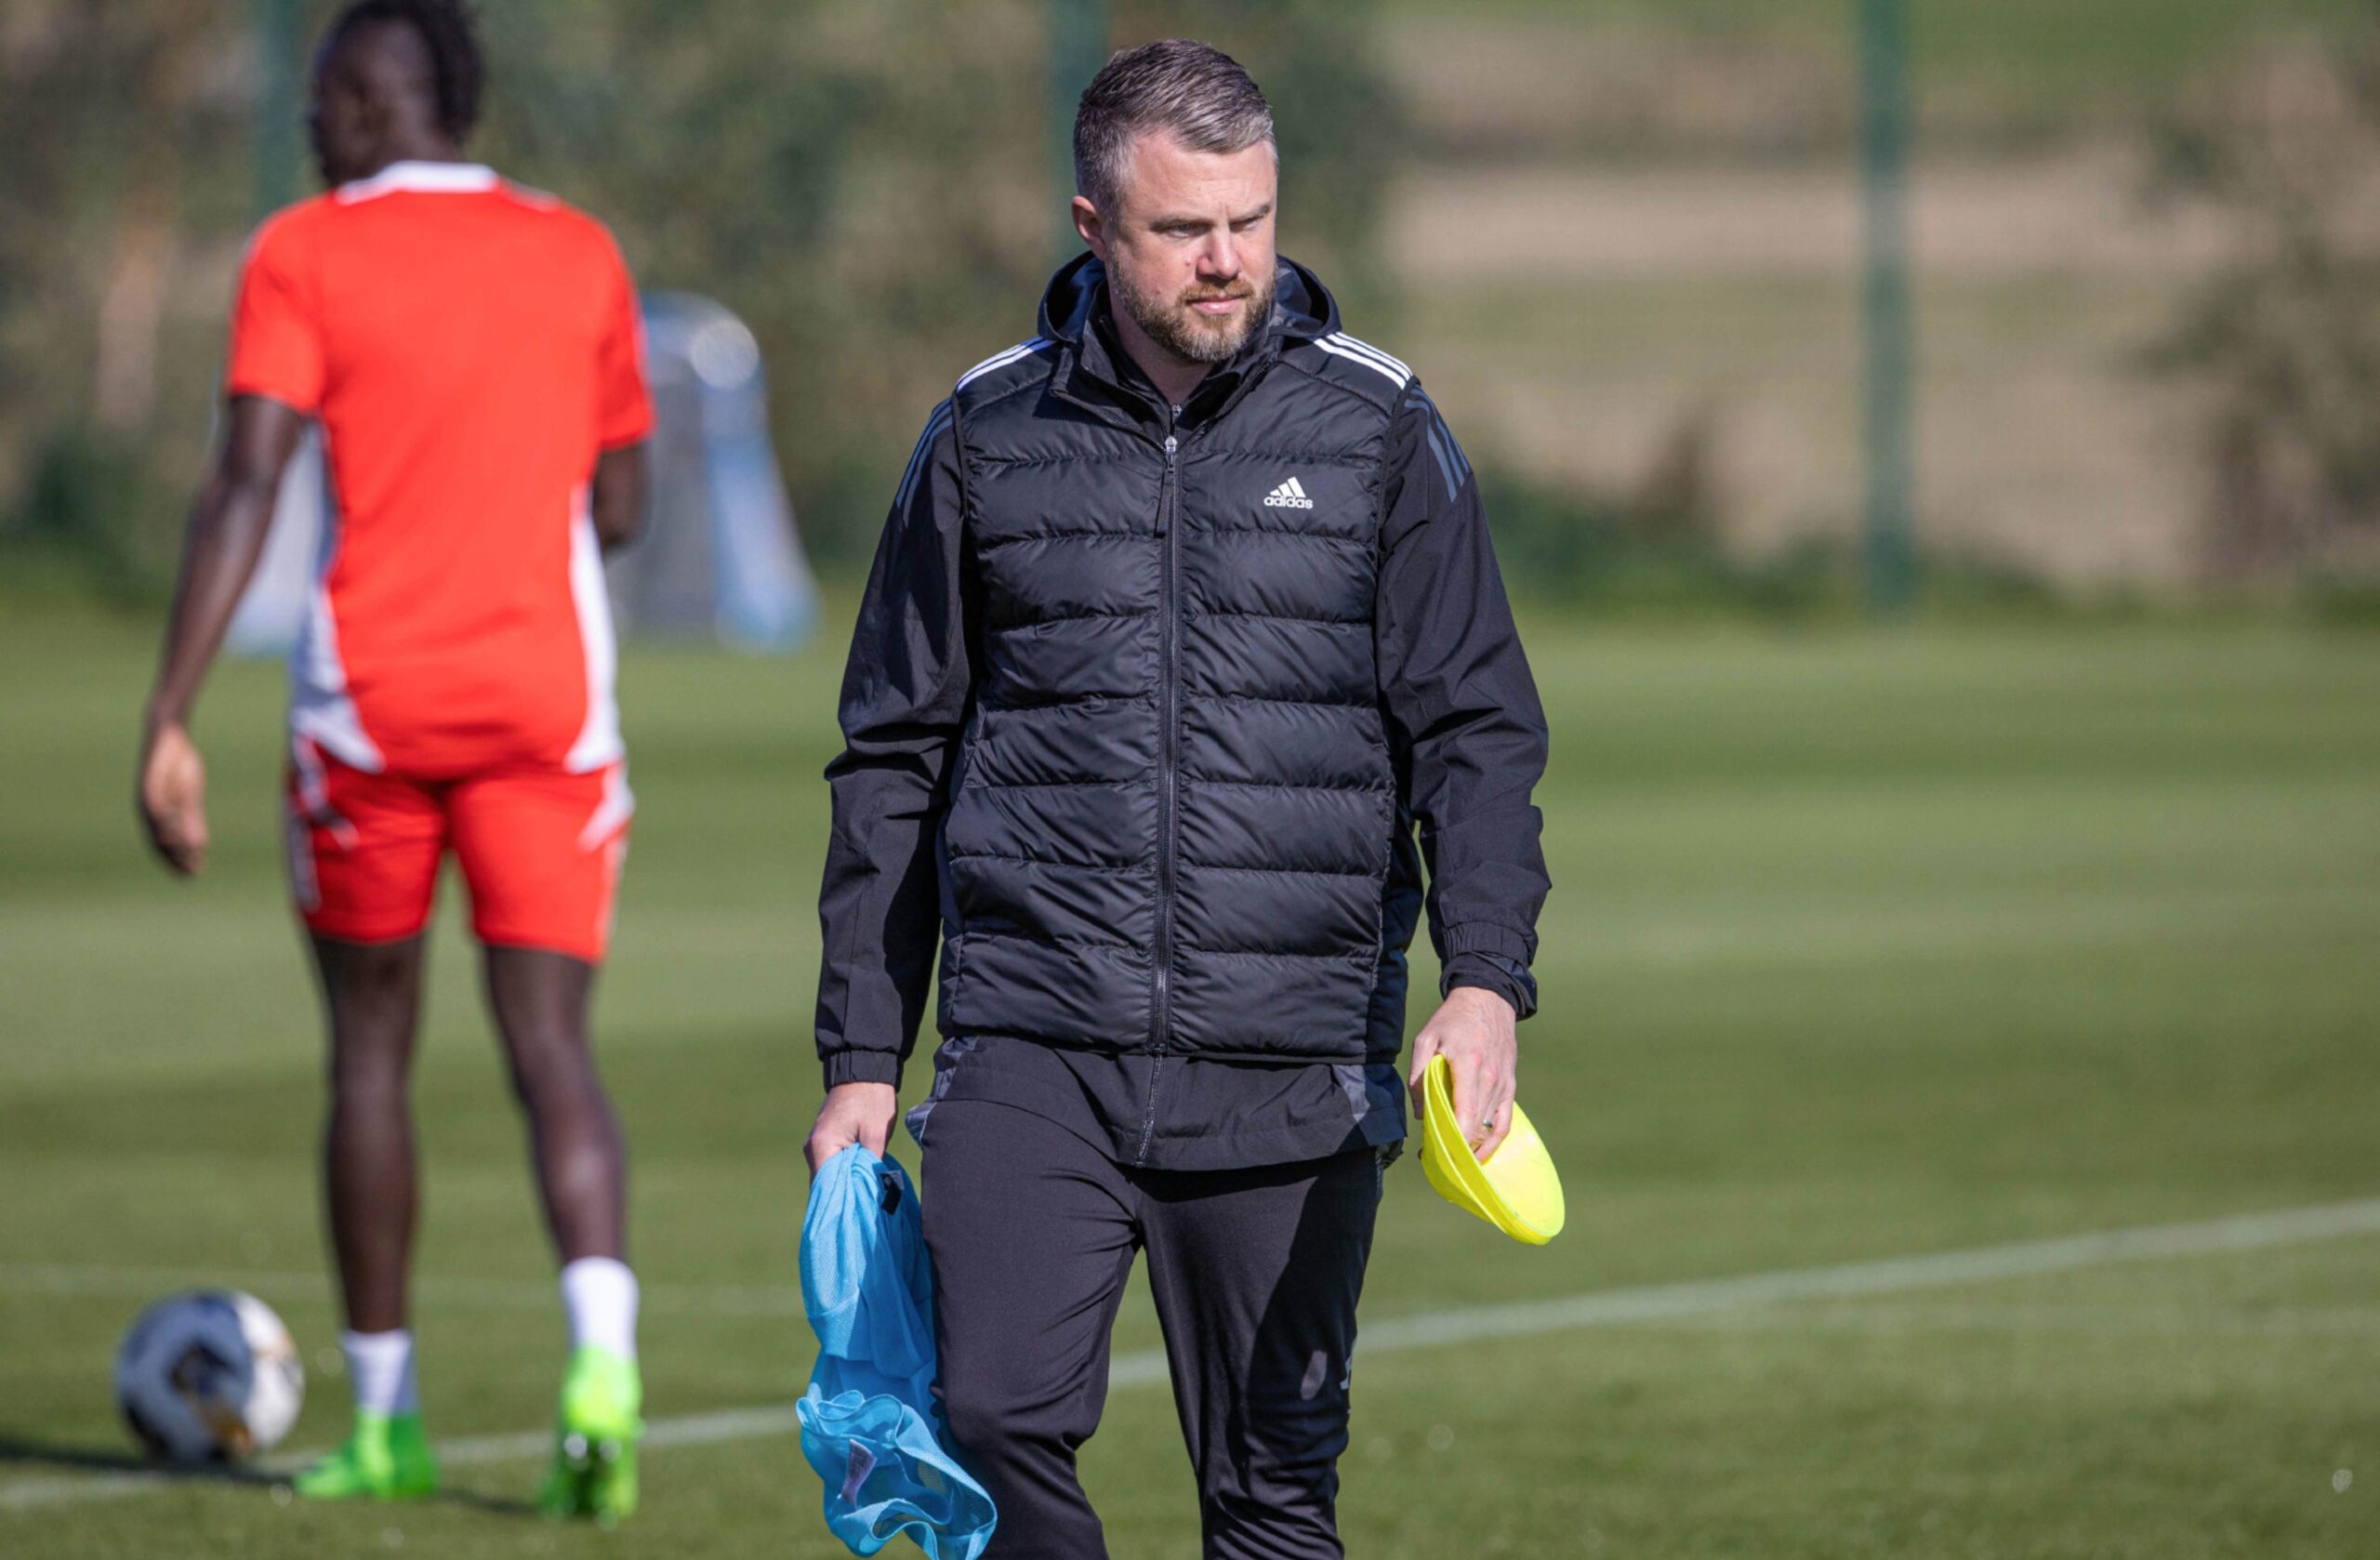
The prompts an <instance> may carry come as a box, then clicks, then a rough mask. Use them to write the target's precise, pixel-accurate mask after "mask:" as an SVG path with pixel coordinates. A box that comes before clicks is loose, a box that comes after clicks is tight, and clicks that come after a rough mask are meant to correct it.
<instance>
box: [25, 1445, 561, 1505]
mask: <svg viewBox="0 0 2380 1560" xmlns="http://www.w3.org/2000/svg"><path fill="white" fill-rule="evenodd" d="M19 1467H22V1468H47V1469H54V1470H58V1471H59V1472H63V1473H73V1474H101V1475H112V1476H122V1475H130V1476H133V1477H138V1478H144V1479H156V1480H160V1481H163V1482H167V1483H175V1484H182V1483H188V1484H224V1485H241V1486H245V1487H248V1488H251V1489H271V1488H272V1487H274V1486H276V1485H286V1484H288V1482H289V1470H287V1469H285V1468H279V1469H275V1468H255V1467H244V1466H242V1465H240V1464H238V1463H234V1462H159V1461H152V1459H149V1458H146V1457H140V1456H138V1455H136V1454H134V1453H131V1452H123V1451H115V1450H112V1449H101V1448H96V1447H77V1446H67V1445H63V1444H61V1443H59V1442H54V1441H34V1440H29V1439H27V1438H26V1437H24V1436H21V1435H10V1434H5V1433H0V1469H5V1468H19ZM426 1499H427V1501H430V1502H431V1503H434V1504H437V1505H442V1506H456V1507H461V1508H463V1509H465V1510H468V1511H475V1512H485V1513H488V1514H491V1515H496V1516H527V1517H535V1516H541V1515H542V1513H540V1512H539V1511H538V1510H537V1507H536V1504H535V1502H533V1501H520V1500H512V1499H509V1498H507V1497H505V1496H500V1495H488V1494H484V1493H483V1492H481V1491H479V1490H476V1489H442V1490H440V1491H439V1492H438V1493H437V1494H435V1495H431V1496H429V1497H427V1498H426Z"/></svg>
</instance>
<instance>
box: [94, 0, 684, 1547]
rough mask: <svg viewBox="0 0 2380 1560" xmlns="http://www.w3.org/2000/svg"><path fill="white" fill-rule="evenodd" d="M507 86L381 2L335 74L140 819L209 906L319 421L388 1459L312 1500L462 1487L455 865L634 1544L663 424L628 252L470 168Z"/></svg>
mask: <svg viewBox="0 0 2380 1560" xmlns="http://www.w3.org/2000/svg"><path fill="white" fill-rule="evenodd" d="M481 76H482V67H481V59H480V55H479V50H478V46H477V44H476V42H475V40H474V38H473V35H472V29H471V24H470V18H469V13H468V10H467V8H466V7H465V6H463V5H462V4H460V3H459V0H362V3H360V4H355V5H351V6H350V7H348V8H347V9H346V10H345V11H344V12H342V13H341V14H340V16H339V17H338V19H337V21H336V22H334V23H333V25H332V27H331V29H330V31H329V33H327V34H326V35H325V37H324V42H323V44H322V46H321V49H320V52H319V53H318V55H317V57H316V60H315V66H314V76H313V99H312V106H311V114H310V126H311V133H312V139H313V143H314V152H315V155H316V158H317V160H318V162H319V163H320V165H321V169H322V175H323V178H324V183H325V184H326V185H327V186H329V192H328V193H326V194H324V195H323V196H320V197H318V198H316V199H314V200H311V201H308V202H305V203H304V204H302V205H297V206H294V207H292V208H290V209H288V210H286V211H284V212H282V213H280V214H279V215H277V216H275V217H274V218H271V220H270V221H268V222H267V223H266V224H265V225H264V227H263V228H262V229H261V230H260V231H258V234H257V236H256V239H255V241H254V242H253V244H252V245H251V246H250V248H249V251H248V255H247V259H246V264H245V271H244V273H243V275H242V277H241V280H240V285H239V297H238V303H237V306H236V308H235V310H234V312H233V316H232V324H231V366H230V371H229V374H228V377H227V382H226V386H225V389H226V392H227V395H228V397H229V403H230V409H229V428H228V432H227V435H226V437H225V439H224V443H223V448H222V453H221V455H220V457H219V459H218V463H217V465H216V468H215V470H214V472H213V475H212V477H211V478H210V480H209V481H208V482H207V483H206V486H205V489H204V491H202V493H201V494H200V496H199V497H198V500H197V503H196V505H195V506H194V507H193V509H192V513H191V520H190V534H189V540H188V545H187V548H186V550H185V554H184V557H183V561H182V568H181V576H180V580H179V585H178V588H177V589H176V592H175V598H174V606H173V616H172V621H171V624H170V626H169V628H168V629H167V633H166V641H165V656H164V663H163V666H162V668H160V671H159V673H158V678H157V684H156V687H155V690H154V692H153V693H152V695H151V698H150V702H149V707H148V719H147V735H146V741H145V744H144V746H143V750H142V754H141V760H140V773H139V803H140V810H141V813H142V815H143V817H144V819H145V820H146V823H147V826H148V829H149V835H150V839H151V840H152V843H153V844H154V845H155V847H156V850H157V852H158V853H159V854H160V855H162V856H163V857H164V858H165V862H166V864H167V865H168V866H171V867H172V868H173V869H174V870H175V871H177V872H179V873H184V874H189V873H195V872H197V871H198V870H199V869H200V868H201V867H202V866H204V865H205V854H206V844H207V827H206V819H205V771H204V768H203V766H202V765H201V762H200V760H199V753H198V749H197V747H195V745H194V744H193V743H192V739H191V736H190V734H189V731H188V723H189V720H190V713H191V708H192V703H193V701H194V700H195V698H196V696H197V693H198V688H199V684H200V682H201V681H202V680H203V678H204V677H205V671H206V668H207V664H208V662H209V661H210V660H211V659H212V658H213V656H214V654H215V652H216V649H217V647H218V645H219V644H220V642H221V641H222V636H223V632H224V628H225V626H226V625H227V623H228V622H229V620H230V618H231V613H232V609H233V607H234V605H235V604H236V602H237V601H238V599H239V596H240V593H241V590H242V588H243V587H244V586H245V583H246V581H247V578H248V576H249V575H250V573H251V572H252V571H253V570H254V568H255V565H256V561H257V557H258V551H259V549H260V548H261V547H262V545H263V541H264V537H265V533H266V529H267V526H268V524H269V522H270V519H271V510H272V505H273V499H274V496H275V492H276V490H277V487H278V483H279V481H280V478H281V475H282V470H283V468H284V466H285V465H286V463H287V461H288V459H289V456H290V454H291V452H292V450H293V449H294V448H295V447H296V445H297V443H298V437H299V433H300V430H301V429H302V427H303V425H304V423H305V421H306V419H308V418H310V417H311V418H316V419H319V421H320V422H321V424H322V428H323V432H324V443H325V447H326V450H327V453H328V462H329V469H330V473H331V479H332V487H333V490H334V494H333V496H334V497H335V499H336V518H335V519H334V520H333V522H331V524H330V526H329V527H328V529H327V532H326V535H325V536H324V546H323V549H322V554H321V558H320V562H319V564H318V575H317V583H316V586H315V588H314V591H313V594H312V599H311V609H310V612H309V614H308V617H307V621H306V623H305V626H304V628H303V630H302V632H301V636H300V639H299V641H298V648H297V651H296V654H295V656H294V660H293V666H292V674H291V698H290V765H289V775H288V838H289V866H290V879H291V883H292V887H293V891H294V892H295V894H296V897H297V902H298V910H299V912H300V914H301V915H302V916H303V918H304V919H305V922H306V926H307V928H308V930H309V932H310V933H311V938H312V944H313V949H314V957H315V962H316V966H317V968H318V970H319V972H320V974H321V979H322V985H323V993H324V1006H325V1008H326V1010H327V1013H328V1018H329V1026H330V1082H331V1104H330V1118H329V1125H328V1130H327V1133H326V1137H325V1143H324V1176H325V1182H326V1192H327V1198H326V1200H327V1203H328V1207H329V1217H330V1226H331V1236H332V1241H333V1244H334V1246H335V1247H336V1248H337V1256H338V1267H339V1280H340V1285H341V1289H342V1290H343V1293H344V1296H345V1300H346V1309H347V1323H348V1329H349V1330H348V1331H347V1332H346V1334H345V1335H344V1336H343V1338H342V1343H343V1345H344V1347H345V1349H346V1353H347V1357H348V1363H349V1366H350V1377H351V1380H352V1382H353V1386H354V1390H355V1427H354V1432H353V1434H351V1435H350V1437H349V1439H348V1441H347V1443H346V1444H345V1445H344V1446H343V1447H342V1448H340V1449H339V1450H337V1452H335V1453H333V1454H331V1455H330V1456H328V1457H326V1458H324V1460H323V1461H320V1462H319V1463H317V1464H315V1465H314V1466H313V1467H311V1468H310V1469H308V1470H307V1471H306V1472H305V1473H304V1474H301V1475H299V1477H298V1481H297V1487H298V1492H299V1493H301V1494H304V1495H308V1496H313V1497H320V1498H324V1499H337V1498H342V1497H352V1496H371V1497H378V1498H382V1499H387V1498H392V1497H400V1496H410V1495H419V1494H424V1493H427V1492H428V1491H430V1490H431V1489H433V1488H435V1487H436V1484H437V1471H436V1468H435V1466H434V1464H433V1462H432V1460H431V1455H430V1447H429V1443H428V1441H427V1439H426V1438H425V1437H424V1434H423V1432H422V1421H421V1409H420V1404H419V1399H418V1395H417V1391H416V1388H415V1384H414V1366H413V1335H412V1333H411V1332H410V1331H409V1330H408V1329H407V1326H406V1308H405V1299H406V1296H405V1289H406V1268H407V1263H408V1258H409V1249H410V1246H411V1243H412V1238H413V1229H414V1210H415V1201H416V1173H415V1165H414V1146H413V1130H412V1121H411V1117H410V1107H409V1104H408V1100H407V1073H408V1069H409V1065H410V1063H411V1060H412V1054H413V1048H414V1031H415V1018H416V1012H417V1006H418V1002H419V994H420V985H421V962H422V933H423V930H424V927H425V925H426V923H427V921H428V919H429V915H430V901H431V893H432V890H433V887H434V885H435V881H436V878H437V874H438V870H439V866H440V862H441V859H442V858H443V856H444V854H445V853H447V852H448V851H450V850H451V851H452V852H453V853H455V855H456V858H457V860H458V861H459V862H460V864H461V866H462V871H463V876H464V878H465V879H466V881H467V882H468V883H469V887H470V892H471V905H472V924H473V928H474V931H475V932H476V933H477V936H478V938H479V940H480V941H481V942H482V943H483V945H485V948H486V959H485V967H486V982H487V992H488V1000H489V1005H490V1006H491V1007H492V1009H493V1010H494V1011H495V1016H496V1027H497V1029H498V1030H499V1031H500V1032H501V1033H502V1035H503V1038H504V1045H505V1050H506V1053H507V1057H508V1060H509V1064H510V1070H511V1077H512V1082H513V1086H514V1089H515V1091H516V1092H517V1093H518V1095H519V1097H520V1100H521V1103H522V1106H523V1107H524V1109H525V1110H526V1113H527V1116H528V1121H529V1130H530V1138H531V1142H532V1144H533V1148H534V1157H535V1161H536V1174H537V1183H538V1187H539V1190H540V1192H541V1193H542V1195H543V1198H544V1202H545V1210H546V1215H547V1220H548V1223H549V1227H550V1228H551V1231H552V1234H553V1238H554V1243H555V1245H556V1246H557V1247H558V1248H559V1250H560V1254H561V1257H562V1263H563V1266H562V1302H563V1306H564V1309H565V1310H566V1312H567V1313H568V1317H569V1324H570V1337H571V1344H572V1349H571V1355H570V1362H569V1367H568V1370H567V1374H566V1376H565V1378H564V1381H563V1385H562V1409H561V1425H560V1431H559V1434H558V1441H559V1446H558V1448H557V1452H556V1458H555V1466H554V1470H553V1473H552V1474H551V1475H550V1476H549V1478H548V1480H547V1482H546V1485H545V1487H544V1491H543V1494H542V1501H543V1503H544V1504H545V1505H546V1507H547V1508H548V1509H549V1511H553V1512H556V1513H559V1514H578V1515H590V1516H595V1517H599V1518H604V1519H611V1518H616V1517H618V1516H620V1515H624V1514H627V1513H628V1512H629V1511H631V1510H632V1509H633V1508H634V1506H635V1502H636V1467H635V1461H634V1443H635V1440H636V1437H637V1435H638V1434H640V1432H641V1423H640V1421H639V1413H640V1411H641V1397H642V1392H641V1384H640V1381H639V1377H638V1373H637V1367H636V1344H635V1329H636V1305H637V1287H636V1279H635V1277H634V1276H633V1275H632V1274H631V1273H630V1271H629V1270H628V1267H627V1265H626V1264H625V1263H624V1262H623V1260H622V1259H623V1254H624V1248H623V1228H622V1226H623V1223H624V1217H623V1213H624V1204H625V1201H626V1171H625V1165H624V1156H623V1150H622V1145H621V1141H620V1132H619V1128H618V1125H617V1123H616V1121H615V1118H614V1117H613V1114H612V1108H611V1104H610V1102H609V1101H608V1100H607V1099H606V1098H605V1096H604V1092H603V1088H602V1082H601V1080H600V1079H599V1077H597V1074H596V1069H595V1065H594V1061H593V1058H592V1056H591V1054H590V1052H589V1050H588V1037H587V1010H588V992H589V988H590V986H591V985H592V984H593V980H594V972H595V968H596V966H597V965H598V964H600V963H601V962H602V958H603V954H604V946H605V942H606V939H607V937H608V934H609V932H610V926H611V919H612V905H613V896H614V892H615V888H616V884H617V880H618V875H619V868H620V861H621V856H622V853H623V852H624V850H625V848H626V844H627V839H628V814H629V812H630V806H631V803H630V799H629V793H628V784H627V776H626V772H625V769H624V767H623V755H622V749H621V744H620V734H619V722H618V717H617V713H616V711H615V707H614V705H613V699H612V680H613V645H612V628H611V622H610V618H609V615H608V609H607V607H606V605H605V601H604V594H603V575H602V562H601V558H600V553H599V549H600V548H602V547H608V546H612V545H615V544H616V543H619V542H621V541H624V540H626V539H627V538H628V536H629V535H631V534H632V533H633V531H634V529H635V526H636V524H637V522H638V520H639V516H640V511H641V505H642V496H643V485H644V456H643V449H642V443H643V440H644V438H645V436H646V433H647V431H648V430H649V429H650V428H651V426H652V420H653V414H652V407H651V401H650V397H649V395H648V392H647V390H646V386H645V382H644V376H643V368H642V364H641V344H640V341H639V335H638V321H637V305H636V297H635V292H634V289H633V286H632V284H631V283H630V281H629V278H628V272H627V270H626V269H625V267H624V266H623V264H622V262H621V259H620V257H619V254H618V251H617V250H616V249H615V246H614V245H613V243H612V240H611V237H610V235H609V234H608V233H606V232H605V231H604V230H603V229H602V226H600V225H599V224H598V223H596V222H595V221H593V220H592V219H590V218H588V217H586V216H584V215H582V214H580V213H578V212H576V211H574V210H572V209H570V208H569V207H567V206H565V205H562V204H561V203H560V202H558V201H555V200H553V199H551V198H550V197H549V196H546V195H542V194H538V193H536V192H532V191H527V190H522V189H518V188H515V187H513V186H510V185H508V184H506V183H504V182H503V181H501V180H500V179H498V178H497V177H496V175H495V174H494V173H493V172H491V171H490V170H489V169H487V168H485V167H483V166H480V165H476V164H471V163H468V162H465V161H464V160H463V154H462V143H463V140H464V138H465V137H466V136H467V135H468V134H469V131H470V128H471V126H472V122H473V120H474V118H475V117H476V114H477V110H478V103H479V95H480V83H481Z"/></svg>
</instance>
